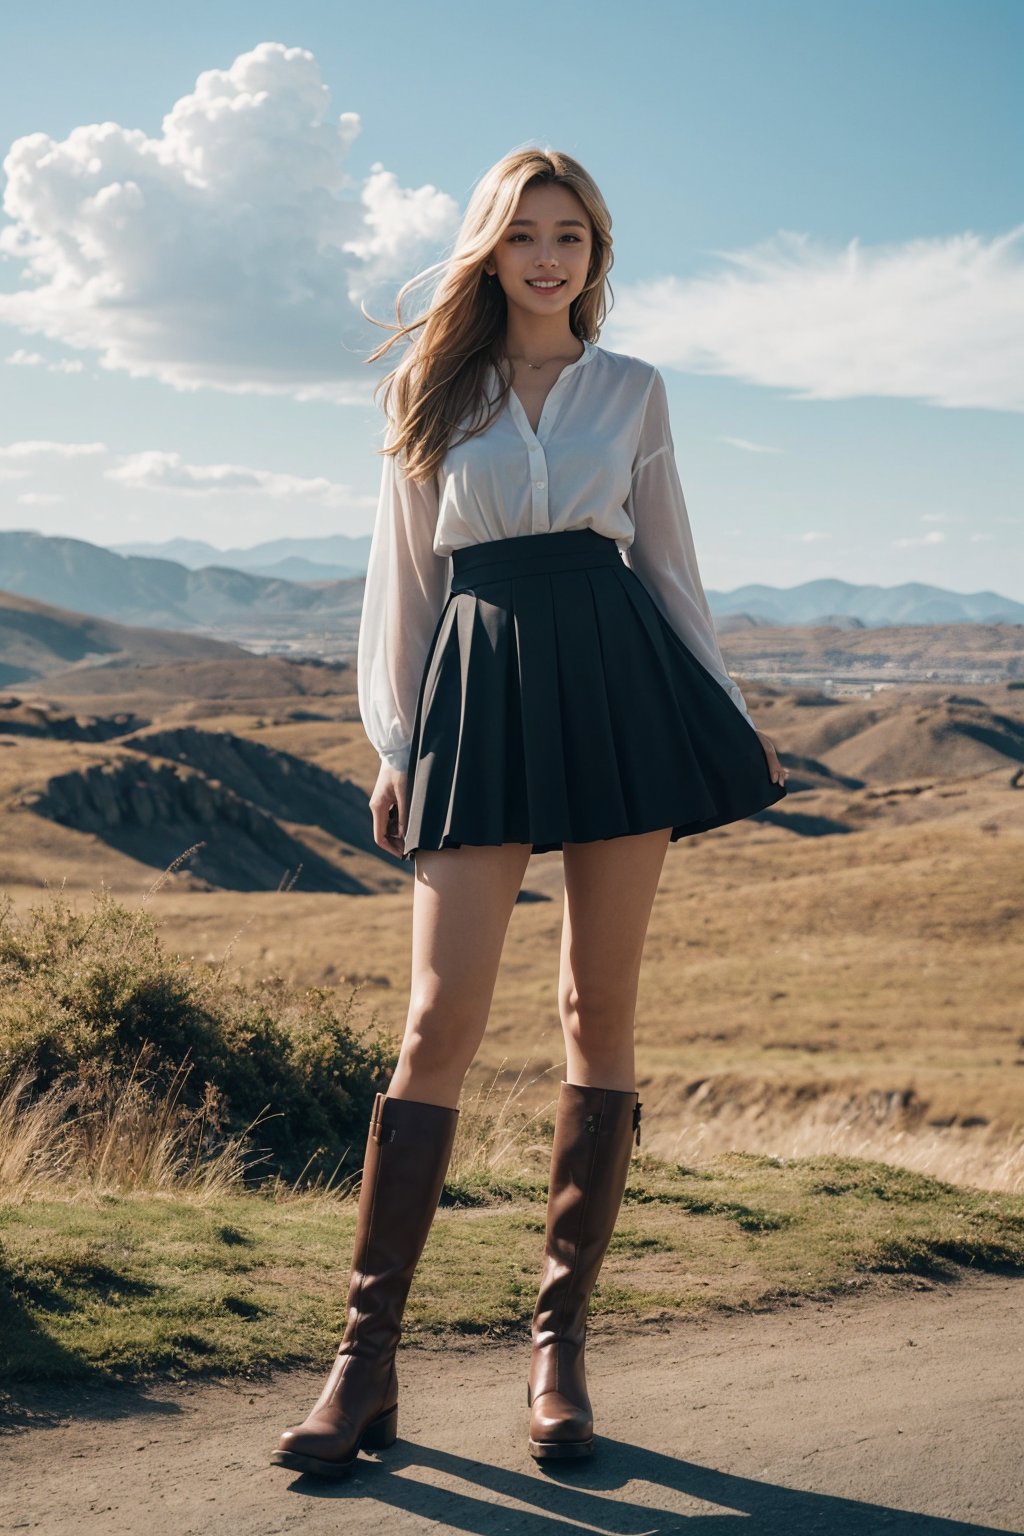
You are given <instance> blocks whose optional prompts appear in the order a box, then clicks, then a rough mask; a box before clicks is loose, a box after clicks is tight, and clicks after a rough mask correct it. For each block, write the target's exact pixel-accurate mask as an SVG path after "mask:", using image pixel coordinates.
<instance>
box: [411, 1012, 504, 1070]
mask: <svg viewBox="0 0 1024 1536" xmlns="http://www.w3.org/2000/svg"><path fill="white" fill-rule="evenodd" d="M484 1022H485V1021H484V1020H483V1019H481V1018H480V1016H479V1013H478V1012H477V1011H476V1010H469V1011H467V1010H459V1009H456V1008H453V1007H445V1006H444V1005H441V1004H437V1003H421V1004H414V1005H413V1006H412V1007H411V1008H410V1010H409V1017H408V1019H407V1021H406V1026H405V1034H404V1036H403V1039H402V1056H403V1057H404V1058H405V1061H406V1063H407V1064H408V1065H409V1066H410V1067H411V1068H412V1069H414V1070H417V1071H422V1072H429V1073H432V1074H433V1073H436V1072H444V1073H448V1072H452V1073H458V1072H459V1071H461V1072H462V1073H463V1074H464V1073H465V1071H466V1070H467V1068H468V1067H469V1065H470V1063H471V1062H472V1060H473V1057H474V1056H475V1055H476V1052H477V1049H478V1048H479V1045H480V1037H481V1035H482V1034H483V1029H484Z"/></svg>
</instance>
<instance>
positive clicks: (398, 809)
mask: <svg viewBox="0 0 1024 1536" xmlns="http://www.w3.org/2000/svg"><path fill="white" fill-rule="evenodd" d="M408 789H409V775H408V773H400V772H399V771H398V769H397V768H391V767H389V766H388V764H387V763H383V762H382V763H381V765H380V772H379V773H378V775H377V782H376V784H375V785H374V786H373V794H372V795H371V796H370V811H371V812H372V815H373V840H374V842H375V843H376V844H377V847H378V848H383V849H384V850H385V852H387V853H394V854H397V856H398V857H399V858H400V859H401V858H404V856H405V829H406V819H405V818H406V812H407V810H408Z"/></svg>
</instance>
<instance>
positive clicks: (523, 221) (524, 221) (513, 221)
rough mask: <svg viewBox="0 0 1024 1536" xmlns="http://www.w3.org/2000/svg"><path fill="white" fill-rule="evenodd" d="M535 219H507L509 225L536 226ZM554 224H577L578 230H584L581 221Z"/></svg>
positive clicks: (584, 226)
mask: <svg viewBox="0 0 1024 1536" xmlns="http://www.w3.org/2000/svg"><path fill="white" fill-rule="evenodd" d="M536 222H537V220H536V219H509V224H510V225H512V224H536ZM555 223H556V224H578V225H579V227H580V229H586V227H587V226H586V225H585V224H584V222H583V220H582V219H556V220H555Z"/></svg>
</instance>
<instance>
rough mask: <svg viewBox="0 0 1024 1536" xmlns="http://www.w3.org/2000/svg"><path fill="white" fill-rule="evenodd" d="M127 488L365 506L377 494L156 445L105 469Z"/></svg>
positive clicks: (109, 477)
mask: <svg viewBox="0 0 1024 1536" xmlns="http://www.w3.org/2000/svg"><path fill="white" fill-rule="evenodd" d="M104 475H105V478H106V479H108V480H112V481H114V483H115V484H117V485H121V486H125V487H127V488H128V489H130V490H141V491H170V492H172V493H174V494H176V495H179V496H226V495H232V494H236V493H238V492H240V491H241V492H244V493H245V494H246V495H247V496H253V495H256V496H265V497H269V498H271V499H273V500H278V501H280V500H289V501H298V500H301V501H310V502H315V503H317V505H319V506H324V507H370V506H375V505H376V500H377V498H376V496H375V495H373V496H370V495H366V494H362V493H358V492H356V491H353V490H352V488H351V487H350V486H347V485H342V484H339V483H338V482H336V481H332V480H327V479H324V478H323V477H319V476H318V477H313V478H310V477H304V476H301V475H286V474H276V473H274V471H272V470H269V469H252V468H250V467H248V466H247V465H244V464H188V463H186V462H185V460H184V459H183V458H182V456H181V454H179V453H163V452H160V451H158V450H156V449H153V450H150V451H149V452H146V453H132V454H127V455H125V456H124V458H122V459H121V460H120V461H119V463H117V464H115V465H113V466H112V467H111V468H110V469H107V470H105V471H104Z"/></svg>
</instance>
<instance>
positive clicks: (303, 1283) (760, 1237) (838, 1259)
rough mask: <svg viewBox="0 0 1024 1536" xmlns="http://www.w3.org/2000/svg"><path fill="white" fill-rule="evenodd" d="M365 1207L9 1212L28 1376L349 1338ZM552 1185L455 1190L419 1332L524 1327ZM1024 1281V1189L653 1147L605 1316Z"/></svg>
mask: <svg viewBox="0 0 1024 1536" xmlns="http://www.w3.org/2000/svg"><path fill="white" fill-rule="evenodd" d="M355 1217H356V1210H355V1204H354V1201H351V1200H350V1201H336V1200H331V1199H325V1198H313V1197H307V1198H302V1199H276V1200H275V1199H271V1198H269V1197H268V1196H267V1195H265V1194H259V1193H255V1192H243V1191H239V1192H237V1193H226V1194H225V1195H224V1196H223V1197H222V1198H218V1199H213V1200H209V1199H208V1200H206V1201H205V1202H201V1201H190V1200H188V1199H186V1198H184V1197H179V1196H174V1195H149V1196H147V1195H143V1194H134V1195H107V1196H104V1197H102V1198H100V1199H98V1200H94V1201H93V1202H91V1203H82V1202H81V1201H78V1202H75V1201H70V1200H68V1201H60V1200H29V1201H25V1202H23V1203H22V1204H19V1205H16V1206H10V1207H7V1208H3V1209H0V1340H2V1344H0V1373H2V1376H3V1378H4V1379H5V1380H6V1381H7V1382H8V1383H12V1382H18V1381H37V1382H38V1381H69V1380H72V1379H83V1378H91V1379H93V1380H132V1379H136V1380H138V1379H145V1378H147V1377H153V1376H164V1377H176V1378H182V1377H188V1376H197V1375H203V1374H210V1373H224V1372H226V1373H231V1374H234V1375H241V1376H245V1375H258V1374H260V1373H262V1372H264V1371H266V1370H267V1369H268V1368H270V1367H276V1366H283V1365H290V1364H295V1365H298V1364H305V1363H315V1362H319V1363H323V1362H324V1361H325V1360H326V1359H327V1358H329V1356H330V1354H331V1353H332V1352H333V1349H334V1348H335V1347H336V1344H337V1340H338V1337H339V1335H340V1330H341V1327H342V1324H343V1319H344V1309H345V1298H346V1292H347V1286H348V1276H349V1266H350V1263H351V1254H352V1240H353V1235H354V1230H355ZM543 1232H544V1186H543V1183H542V1182H540V1181H537V1180H535V1179H531V1178H523V1179H516V1180H503V1181H498V1182H495V1183H492V1184H491V1186H488V1184H487V1181H486V1179H485V1178H484V1177H483V1176H479V1177H478V1176H474V1177H473V1178H472V1179H464V1180H460V1181H458V1182H457V1183H456V1184H455V1185H453V1186H449V1187H448V1189H447V1190H446V1195H445V1200H444V1202H443V1203H442V1206H441V1208H440V1210H439V1211H438V1214H437V1218H436V1220H435V1222H434V1226H433V1229H432V1231H431V1235H430V1238H429V1241H428V1244H427V1249H426V1252H425V1254H424V1257H423V1261H422V1263H421V1265H420V1268H419V1271H418V1273H417V1276H416V1280H415V1282H414V1285H413V1290H412V1294H411V1296H410V1301H409V1307H408V1310H407V1313H406V1334H407V1336H413V1337H415V1336H416V1335H424V1334H434V1333H439V1332H444V1331H452V1330H455V1331H457V1332H461V1333H463V1334H482V1335H488V1336H492V1337H493V1336H499V1335H508V1334H513V1335H519V1336H523V1337H525V1336H526V1333H527V1330H528V1327H529V1320H530V1316H531V1314H532V1311H533V1304H534V1299H535V1296H536V1285H537V1280H538V1277H539V1274H540V1267H541V1260H542V1250H543ZM965 1266H967V1267H973V1268H982V1269H1006V1270H1011V1271H1016V1272H1024V1197H1021V1196H1017V1195H1009V1194H1006V1195H1004V1194H993V1193H991V1192H987V1191H982V1190H974V1189H964V1188H959V1187H957V1186H956V1185H952V1184H947V1183H944V1182H943V1181H941V1180H939V1179H934V1178H929V1177H927V1176H925V1175H921V1174H917V1173H913V1172H910V1171H908V1170H905V1169H901V1168H894V1167H890V1166H888V1165H886V1164H882V1163H871V1162H863V1163H861V1162H857V1161H856V1160H853V1159H849V1158H837V1157H812V1158H799V1159H778V1158H768V1157H758V1156H754V1155H749V1154H742V1153H730V1154H728V1155H726V1156H723V1157H720V1158H719V1159H717V1161H716V1162H715V1163H713V1164H711V1165H709V1166H708V1167H705V1168H702V1169H699V1170H697V1169H690V1168H681V1167H678V1166H673V1165H671V1164H666V1163H662V1162H659V1161H658V1160H656V1159H654V1158H651V1157H650V1156H649V1155H648V1154H647V1153H643V1152H638V1153H636V1154H635V1155H634V1159H633V1165H632V1168H631V1173H630V1180H629V1185H628V1187H627V1191H626V1198H625V1200H624V1202H623V1207H622V1211H621V1212H620V1216H619V1221H618V1226H617V1229H616V1232H615V1235H614V1237H613V1239H612V1242H611V1245H610V1247H609V1251H608V1255H607V1257H606V1259H605V1264H604V1268H603V1270H602V1273H601V1278H600V1280H599V1282H598V1286H597V1290H596V1292H595V1295H594V1300H593V1315H595V1316H609V1317H618V1318H621V1319H623V1320H632V1321H641V1320H643V1319H645V1318H650V1317H652V1316H657V1317H664V1316H666V1315H667V1316H693V1315H695V1314H698V1313H702V1312H705V1313H706V1312H709V1311H714V1310H716V1309H737V1308H738V1309H744V1310H747V1309H756V1308H765V1307H771V1306H775V1305H777V1304H778V1303H779V1302H780V1301H782V1300H784V1299H791V1298H794V1297H806V1296H812V1295H813V1296H820V1295H823V1294H838V1293H842V1292H843V1291H844V1290H847V1289H849V1288H851V1287H856V1286H858V1285H864V1284H867V1283H871V1280H872V1277H881V1276H892V1275H894V1274H904V1275H931V1276H936V1277H942V1278H950V1279H952V1278H955V1277H956V1276H957V1275H959V1274H961V1273H962V1272H963V1268H964V1267H965Z"/></svg>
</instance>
